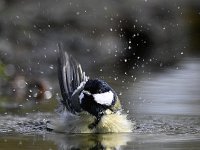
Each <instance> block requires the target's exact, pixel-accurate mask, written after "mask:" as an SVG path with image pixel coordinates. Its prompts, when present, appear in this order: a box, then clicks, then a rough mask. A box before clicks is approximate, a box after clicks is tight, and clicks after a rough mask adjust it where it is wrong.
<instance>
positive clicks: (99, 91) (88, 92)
mask: <svg viewBox="0 0 200 150" xmlns="http://www.w3.org/2000/svg"><path fill="white" fill-rule="evenodd" d="M79 99H80V106H81V108H82V109H83V110H84V111H87V112H88V113H90V114H91V115H93V116H95V117H96V118H97V120H98V119H100V118H101V117H102V116H103V115H104V114H105V112H106V111H107V110H108V109H110V110H111V111H112V107H113V106H114V105H115V103H116V101H117V95H116V93H115V92H114V90H113V89H112V88H111V87H110V86H109V85H108V84H107V83H106V82H104V81H102V80H98V79H95V80H88V81H87V82H86V84H85V86H84V89H83V91H82V92H81V93H80V95H79Z"/></svg>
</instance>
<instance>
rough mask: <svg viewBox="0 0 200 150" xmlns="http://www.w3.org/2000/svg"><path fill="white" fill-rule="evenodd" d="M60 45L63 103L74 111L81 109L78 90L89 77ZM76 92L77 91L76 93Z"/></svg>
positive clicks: (60, 78) (59, 70)
mask: <svg viewBox="0 0 200 150" xmlns="http://www.w3.org/2000/svg"><path fill="white" fill-rule="evenodd" d="M58 47H59V53H58V54H59V55H58V80H59V84H60V90H61V95H62V98H63V99H62V100H61V103H62V104H63V105H64V106H65V107H66V108H67V110H69V111H70V112H72V113H75V112H77V111H79V109H80V108H79V107H80V106H79V105H78V102H79V99H78V94H76V93H77V92H81V90H82V88H83V87H80V85H83V84H81V83H83V82H86V81H87V80H88V77H87V76H85V72H83V71H82V67H81V65H80V64H79V63H78V62H77V61H76V60H75V59H74V58H73V57H72V56H70V55H68V54H67V52H64V51H63V49H62V47H61V44H59V45H58ZM74 92H76V93H74Z"/></svg>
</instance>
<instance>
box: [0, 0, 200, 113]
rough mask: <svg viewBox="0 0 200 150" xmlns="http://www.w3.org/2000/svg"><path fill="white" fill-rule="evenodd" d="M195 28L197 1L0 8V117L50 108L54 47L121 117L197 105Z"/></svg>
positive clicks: (35, 0)
mask: <svg viewBox="0 0 200 150" xmlns="http://www.w3.org/2000/svg"><path fill="white" fill-rule="evenodd" d="M199 26H200V3H199V1H198V0H190V1H186V0H185V1H184V0H175V1H167V0H151V1H150V0H135V1H131V0H128V1H126V2H124V1H114V0H111V1H109V2H108V1H104V0H103V1H97V0H93V1H90V0H86V1H84V2H83V1H79V0H73V1H70V0H48V1H45V0H26V1H24V0H0V111H1V112H2V113H9V112H10V110H12V111H19V110H21V109H24V112H26V111H27V110H26V108H28V109H30V108H31V109H30V110H29V111H31V112H32V111H50V112H51V111H52V110H53V109H54V108H55V105H56V100H55V98H56V95H60V90H59V85H58V80H57V71H56V68H57V49H58V48H57V43H58V42H62V43H63V47H64V49H65V50H66V51H68V52H69V53H70V54H72V55H73V56H74V57H75V58H76V59H77V60H78V61H79V62H80V63H81V64H82V67H83V69H84V70H85V71H86V74H87V75H89V76H90V77H91V78H101V79H104V80H106V81H107V82H108V83H109V84H111V86H113V88H114V89H116V91H117V93H118V94H119V96H120V98H121V99H123V100H122V103H123V105H125V109H127V111H133V113H135V114H140V113H161V114H162V113H169V107H170V109H172V110H173V108H172V107H171V104H174V103H178V104H180V103H179V100H181V103H182V102H186V103H187V104H188V103H189V104H190V103H194V104H196V103H198V104H199V103H200V91H199V86H200V82H199V81H200V66H199V65H200V61H199V56H200V55H199V54H200V41H199V38H200V28H199ZM184 99H185V101H184ZM161 103H166V105H161ZM35 104H36V106H37V107H36V108H35V109H32V107H35ZM184 104H185V103H184ZM161 106H164V107H161ZM173 106H174V107H175V105H173ZM189 106H190V105H187V106H185V105H184V106H182V105H181V106H179V105H178V106H177V107H175V108H174V111H170V112H172V113H177V111H178V110H177V109H178V108H179V109H181V111H180V112H178V113H181V114H182V113H183V112H185V111H186V110H185V109H186V108H187V109H189V110H191V109H190V108H188V107H189ZM198 106H199V105H198ZM134 107H135V108H134ZM160 107H161V108H162V109H161V108H160ZM185 107H186V108H185ZM196 107H197V105H196ZM183 108H184V110H182V109H183ZM191 108H192V109H193V111H194V107H191ZM8 110H9V111H8ZM12 111H11V112H12ZM196 111H197V112H196ZM196 111H195V113H198V114H199V113H200V111H199V107H197V108H196Z"/></svg>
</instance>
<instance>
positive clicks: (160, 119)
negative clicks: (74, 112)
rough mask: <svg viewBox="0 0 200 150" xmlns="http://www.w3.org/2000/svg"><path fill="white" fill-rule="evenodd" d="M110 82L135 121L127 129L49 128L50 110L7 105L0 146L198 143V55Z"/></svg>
mask: <svg viewBox="0 0 200 150" xmlns="http://www.w3.org/2000/svg"><path fill="white" fill-rule="evenodd" d="M130 80H131V79H130ZM116 83H117V82H116ZM114 86H115V87H114V88H115V89H116V90H117V91H118V90H120V91H118V92H119V96H120V98H121V100H122V103H123V106H124V108H125V111H127V113H128V114H129V117H130V118H131V119H132V120H133V121H135V122H136V124H137V125H136V126H137V127H136V129H135V130H134V131H133V133H129V134H124V133H121V134H61V133H52V132H48V131H46V129H45V122H46V121H47V120H53V119H54V118H55V117H56V115H55V114H54V113H53V111H49V112H48V111H47V112H38V111H35V112H29V113H23V112H18V113H8V111H7V112H4V113H2V114H1V116H0V119H1V122H0V147H1V148H0V149H20V150H22V149H48V150H51V149H142V150H144V149H148V150H151V149H152V150H157V149H176V150H178V149H181V150H182V149H185V150H187V149H196V150H197V149H200V109H199V108H200V89H199V87H200V60H199V59H196V58H186V59H184V60H183V61H181V62H180V63H179V64H177V65H175V66H173V67H170V68H168V69H164V70H160V71H159V72H156V73H153V72H152V73H151V74H145V75H143V76H140V77H138V78H137V79H136V81H135V82H130V83H129V84H127V85H124V84H122V85H121V83H117V84H114ZM121 86H124V88H121Z"/></svg>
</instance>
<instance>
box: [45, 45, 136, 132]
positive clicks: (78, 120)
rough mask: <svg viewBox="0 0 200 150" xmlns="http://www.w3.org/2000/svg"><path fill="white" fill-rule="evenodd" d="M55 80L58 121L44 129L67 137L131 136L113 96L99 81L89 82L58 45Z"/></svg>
mask: <svg viewBox="0 0 200 150" xmlns="http://www.w3.org/2000/svg"><path fill="white" fill-rule="evenodd" d="M58 47H59V51H58V80H59V85H60V90H61V95H62V98H61V99H59V102H60V106H59V107H58V109H57V112H59V115H60V116H61V117H59V119H56V120H54V121H48V122H47V129H49V130H54V131H55V132H68V133H109V132H131V131H132V128H133V123H132V121H131V120H128V119H127V114H124V113H123V111H122V106H121V103H120V100H119V98H118V96H117V94H116V92H115V91H114V90H113V89H112V88H111V87H110V86H109V85H108V83H106V82H105V81H103V80H100V79H89V77H88V76H86V75H85V72H83V71H82V67H81V65H80V64H79V63H78V62H77V60H76V59H74V57H73V56H71V55H69V54H68V53H67V52H65V51H64V50H63V48H62V47H61V46H60V45H59V46H58Z"/></svg>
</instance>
